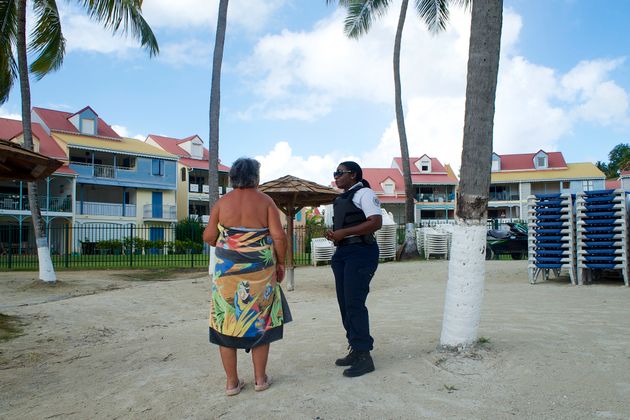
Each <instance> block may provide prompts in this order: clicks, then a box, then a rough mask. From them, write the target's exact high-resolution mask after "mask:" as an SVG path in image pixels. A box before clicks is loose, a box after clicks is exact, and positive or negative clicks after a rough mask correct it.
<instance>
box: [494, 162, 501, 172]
mask: <svg viewBox="0 0 630 420" xmlns="http://www.w3.org/2000/svg"><path fill="white" fill-rule="evenodd" d="M499 170H500V168H499V161H498V160H493V161H492V172H498V171H499Z"/></svg>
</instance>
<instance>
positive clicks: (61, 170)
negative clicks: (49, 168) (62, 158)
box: [55, 165, 77, 175]
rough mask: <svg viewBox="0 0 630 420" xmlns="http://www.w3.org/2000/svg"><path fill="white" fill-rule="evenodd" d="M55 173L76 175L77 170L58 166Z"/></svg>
mask: <svg viewBox="0 0 630 420" xmlns="http://www.w3.org/2000/svg"><path fill="white" fill-rule="evenodd" d="M55 173H56V174H69V175H76V174H77V172H76V171H75V170H73V169H70V168H69V167H68V166H65V165H63V166H60V167H59V169H57V170H56V171H55Z"/></svg>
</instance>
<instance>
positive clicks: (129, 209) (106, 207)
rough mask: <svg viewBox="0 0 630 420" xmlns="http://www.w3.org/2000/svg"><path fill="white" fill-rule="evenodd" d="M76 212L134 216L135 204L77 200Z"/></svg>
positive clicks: (92, 214) (96, 214)
mask: <svg viewBox="0 0 630 420" xmlns="http://www.w3.org/2000/svg"><path fill="white" fill-rule="evenodd" d="M77 213H78V214H83V215H86V216H113V217H136V205H135V204H124V205H123V204H117V203H96V202H92V201H83V202H80V201H77Z"/></svg>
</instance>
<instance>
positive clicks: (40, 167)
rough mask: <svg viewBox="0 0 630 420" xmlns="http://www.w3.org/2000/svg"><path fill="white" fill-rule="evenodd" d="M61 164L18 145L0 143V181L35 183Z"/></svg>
mask: <svg viewBox="0 0 630 420" xmlns="http://www.w3.org/2000/svg"><path fill="white" fill-rule="evenodd" d="M61 165H63V162H61V161H59V160H57V159H52V158H49V157H47V156H44V155H42V154H39V153H36V152H33V151H31V150H27V149H24V148H22V147H21V146H20V145H19V144H16V143H11V142H8V141H0V179H3V180H21V181H36V180H38V179H42V178H46V177H47V176H49V175H50V174H52V173H53V172H55V171H56V170H57V169H58V168H59V167H60V166H61Z"/></svg>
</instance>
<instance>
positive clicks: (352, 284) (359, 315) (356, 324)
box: [331, 243, 379, 351]
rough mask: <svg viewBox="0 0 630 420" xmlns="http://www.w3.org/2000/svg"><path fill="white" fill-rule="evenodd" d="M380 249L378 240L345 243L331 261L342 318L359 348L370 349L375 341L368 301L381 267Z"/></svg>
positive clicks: (351, 338)
mask: <svg viewBox="0 0 630 420" xmlns="http://www.w3.org/2000/svg"><path fill="white" fill-rule="evenodd" d="M378 253H379V251H378V245H377V244H376V243H372V244H369V245H368V244H364V243H356V244H350V245H343V246H339V247H338V248H337V250H336V251H335V254H334V255H333V257H332V261H331V266H332V270H333V273H334V275H335V287H336V289H337V302H338V303H339V310H340V312H341V321H342V323H343V327H344V328H345V329H346V338H347V339H348V344H349V345H350V347H352V349H354V350H356V351H370V350H372V348H373V344H374V339H373V338H372V336H371V335H370V320H369V316H368V309H367V307H366V306H365V301H366V299H367V295H368V293H369V291H370V281H371V280H372V277H373V276H374V273H375V272H376V268H377V267H378Z"/></svg>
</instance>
